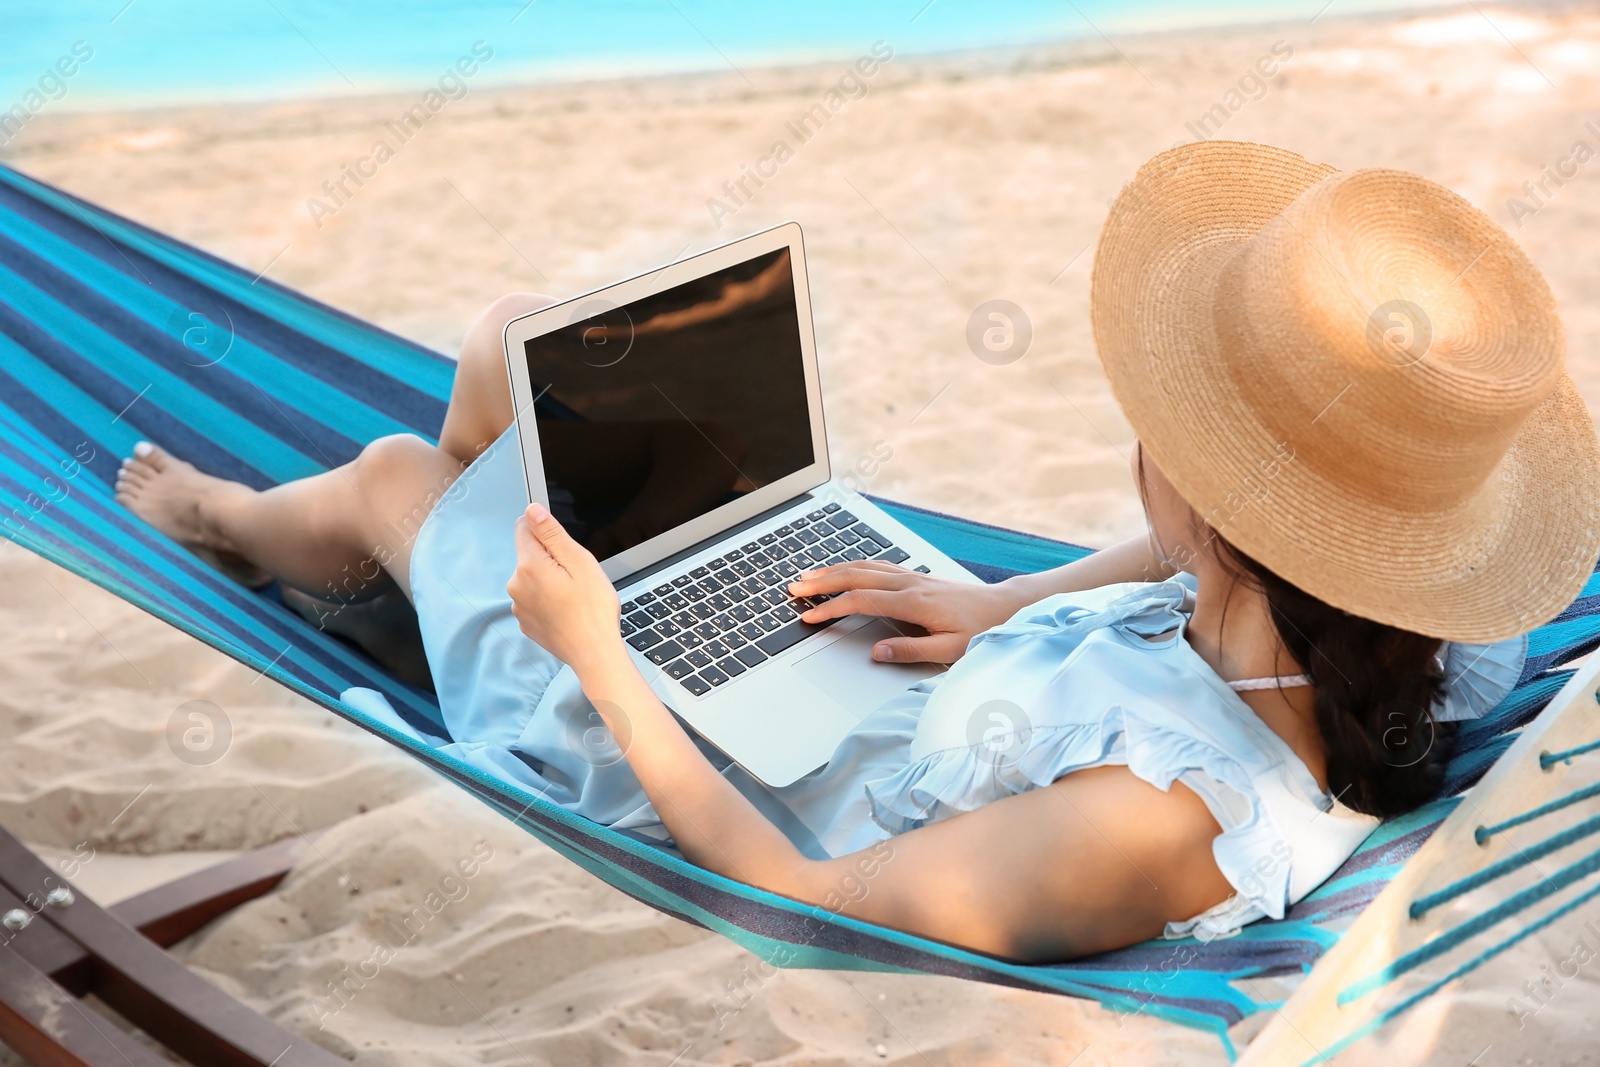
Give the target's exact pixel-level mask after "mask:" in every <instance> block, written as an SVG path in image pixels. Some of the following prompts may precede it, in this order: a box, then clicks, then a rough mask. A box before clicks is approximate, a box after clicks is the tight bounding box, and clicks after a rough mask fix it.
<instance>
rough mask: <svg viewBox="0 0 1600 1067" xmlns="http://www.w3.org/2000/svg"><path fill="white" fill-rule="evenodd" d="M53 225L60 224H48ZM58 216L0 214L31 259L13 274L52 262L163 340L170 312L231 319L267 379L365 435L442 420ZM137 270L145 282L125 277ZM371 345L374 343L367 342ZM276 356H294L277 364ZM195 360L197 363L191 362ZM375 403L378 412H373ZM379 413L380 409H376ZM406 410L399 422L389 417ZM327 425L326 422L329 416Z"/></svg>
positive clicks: (409, 391)
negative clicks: (301, 390) (335, 410)
mask: <svg viewBox="0 0 1600 1067" xmlns="http://www.w3.org/2000/svg"><path fill="white" fill-rule="evenodd" d="M52 222H54V223H55V224H56V225H57V226H59V227H60V229H61V231H63V232H57V230H56V228H54V227H52V226H51V225H50V224H51V223H52ZM69 225H70V224H66V222H65V220H63V219H62V218H61V216H59V215H55V214H53V213H46V212H44V211H43V209H41V208H39V206H38V205H27V204H23V205H19V210H16V211H0V234H6V235H9V236H10V237H11V238H12V240H13V241H14V245H13V246H12V249H13V250H12V251H11V252H10V253H9V255H10V257H12V258H13V259H15V258H17V257H30V258H29V259H28V260H27V262H26V265H23V266H20V267H19V269H18V273H20V274H23V275H27V276H32V275H33V273H34V270H33V267H32V264H33V263H34V262H43V263H54V264H56V265H58V266H60V267H61V268H62V269H63V270H65V271H66V272H67V273H69V274H71V275H73V276H74V277H76V278H77V279H79V280H80V281H81V282H83V283H84V284H85V285H86V286H87V287H88V288H89V290H90V291H92V292H95V293H99V294H102V295H104V296H107V297H109V296H110V295H112V294H115V300H116V302H117V303H118V304H120V305H122V306H124V307H126V308H128V309H130V310H133V309H138V310H139V311H140V313H141V314H143V316H144V318H145V319H146V320H147V321H148V322H149V323H150V324H151V325H153V326H154V327H155V328H156V329H157V330H158V331H160V332H161V333H162V335H163V336H165V337H171V336H172V322H173V319H174V313H177V312H187V311H199V312H202V313H206V312H209V313H210V317H211V318H213V319H215V320H217V321H218V322H231V324H232V326H233V327H234V329H235V330H236V331H237V333H238V335H239V336H240V337H248V338H251V339H253V340H259V342H260V346H261V347H260V348H259V349H258V350H257V351H258V353H259V354H260V358H262V359H266V360H270V364H269V366H268V367H267V368H266V370H267V380H268V381H269V382H276V381H279V380H280V379H278V378H276V377H275V375H277V374H280V373H281V374H283V375H285V377H284V378H282V379H281V381H282V382H283V383H284V384H286V385H292V384H293V383H294V382H295V381H296V380H298V379H304V380H305V382H306V383H312V382H314V383H315V386H314V387H312V386H310V385H309V384H308V385H307V387H306V389H305V391H306V392H308V393H314V394H315V395H317V396H318V397H322V398H326V402H335V401H343V403H344V404H345V405H346V406H347V407H349V408H351V409H353V414H354V416H355V418H356V421H357V424H358V432H360V433H363V434H365V435H366V436H367V437H376V436H381V435H383V434H388V433H397V432H401V431H413V432H422V433H428V432H430V431H432V430H436V429H437V427H438V422H439V421H442V420H443V418H444V408H445V405H444V403H443V402H442V401H441V400H439V399H438V398H437V397H434V396H430V395H428V394H427V393H424V392H422V391H420V390H418V389H416V388H415V387H413V386H412V385H410V384H409V383H407V382H404V381H401V380H399V379H396V378H395V377H393V376H392V375H391V374H389V373H382V372H379V371H378V370H376V369H375V368H373V367H370V366H366V365H363V364H362V363H360V362H358V361H357V360H354V359H352V358H350V357H349V356H347V355H346V354H345V353H343V352H341V351H338V350H337V349H333V348H330V347H328V346H327V345H324V344H322V343H321V342H319V341H316V340H314V339H312V338H310V337H308V336H306V335H305V334H302V333H299V332H296V331H294V330H291V329H290V328H288V327H287V326H285V325H284V324H283V323H282V322H281V321H279V320H276V319H273V318H271V317H269V316H266V315H263V314H261V313H260V312H259V311H257V310H256V309H255V308H253V307H250V306H248V305H245V304H239V303H236V302H233V301H228V300H224V299H222V298H220V297H219V296H218V295H217V294H216V293H215V291H214V290H212V289H210V288H207V287H206V286H203V285H201V284H200V283H198V282H196V281H195V280H194V279H192V278H190V277H188V276H186V275H183V274H179V273H177V272H175V271H173V270H172V269H171V268H170V267H168V266H166V265H165V264H161V263H156V262H154V261H149V260H147V259H145V257H143V256H142V255H141V256H139V260H138V262H137V263H135V262H130V261H129V260H128V259H127V258H125V257H124V256H123V255H121V254H118V252H117V249H116V248H114V247H112V246H110V245H107V244H106V242H105V240H104V238H103V237H100V236H99V235H98V234H94V233H92V232H91V231H89V230H88V229H86V228H84V227H81V226H77V227H70V228H71V229H72V231H73V232H72V233H71V234H69V233H67V232H66V231H67V230H68V229H69ZM130 269H134V270H137V271H138V272H139V273H140V274H142V275H143V276H142V277H136V276H135V275H133V274H130V273H129V270H130ZM367 345H368V347H372V343H371V340H370V339H368V340H367ZM274 353H283V354H285V355H287V356H290V357H292V359H293V362H286V361H284V360H281V359H279V358H278V357H277V356H276V355H274ZM195 362H200V360H195ZM374 404H376V405H378V406H379V407H378V408H374V407H373V405H374ZM380 408H381V410H379V409H380ZM390 411H402V412H406V413H407V417H406V418H405V419H403V420H401V419H396V418H394V417H392V416H391V415H390V414H388V412H390ZM324 421H327V420H326V419H325V420H324Z"/></svg>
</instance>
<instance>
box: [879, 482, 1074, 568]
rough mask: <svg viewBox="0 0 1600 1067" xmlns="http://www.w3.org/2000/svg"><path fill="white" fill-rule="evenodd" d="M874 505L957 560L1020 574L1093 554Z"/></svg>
mask: <svg viewBox="0 0 1600 1067" xmlns="http://www.w3.org/2000/svg"><path fill="white" fill-rule="evenodd" d="M873 503H875V504H877V505H878V506H879V507H881V508H883V510H884V511H887V512H888V513H889V514H890V515H891V516H893V517H894V518H896V519H898V520H899V521H900V522H902V523H904V524H905V525H906V526H908V527H910V528H911V529H912V530H913V531H914V532H916V533H917V534H919V535H921V536H922V537H923V538H924V539H925V540H927V542H928V543H929V544H931V545H933V546H934V547H935V548H937V549H939V550H940V551H941V552H943V553H944V554H945V555H947V556H951V557H953V558H955V559H966V560H972V561H974V562H981V563H988V564H991V565H993V566H996V567H1009V568H1011V569H1012V570H1019V571H1045V570H1050V569H1051V568H1052V567H1059V566H1061V565H1062V564H1065V563H1071V562H1073V561H1074V560H1079V559H1082V558H1083V557H1084V556H1087V555H1089V554H1090V553H1091V552H1092V551H1093V549H1089V548H1083V547H1080V546H1078V545H1068V544H1063V543H1062V542H1060V541H1052V540H1050V539H1049V538H1045V537H1035V536H1033V535H1031V534H1025V533H1019V532H1017V531H1016V530H1003V529H1000V528H998V527H993V526H982V525H979V524H977V523H970V522H964V521H962V520H961V519H955V518H951V517H950V516H948V515H936V514H934V513H932V512H927V511H922V510H920V509H917V508H908V507H905V506H904V505H900V504H894V503H891V502H889V501H884V500H878V499H877V498H873Z"/></svg>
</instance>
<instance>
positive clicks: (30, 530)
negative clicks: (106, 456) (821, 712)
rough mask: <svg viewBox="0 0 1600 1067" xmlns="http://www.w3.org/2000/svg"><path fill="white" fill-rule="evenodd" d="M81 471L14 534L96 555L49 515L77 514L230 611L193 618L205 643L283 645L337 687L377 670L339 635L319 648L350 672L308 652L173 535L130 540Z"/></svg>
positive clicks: (286, 663) (292, 659) (3, 463)
mask: <svg viewBox="0 0 1600 1067" xmlns="http://www.w3.org/2000/svg"><path fill="white" fill-rule="evenodd" d="M38 462H40V463H41V464H42V465H45V466H49V467H54V464H55V460H54V459H52V458H51V457H50V455H49V454H48V453H39V454H38ZM0 473H3V474H5V475H8V476H9V477H10V479H11V480H12V481H13V482H14V483H15V484H19V485H26V484H28V483H29V482H31V481H32V480H33V478H34V475H33V472H31V471H28V470H27V469H26V468H23V467H20V466H18V465H16V463H15V462H14V461H11V460H10V459H8V458H7V457H5V456H3V455H0ZM80 478H81V480H80V481H78V482H76V483H75V484H74V491H72V492H71V493H70V494H69V495H68V496H67V497H65V498H64V499H62V500H59V501H56V502H53V503H51V504H50V505H49V506H48V507H46V508H45V509H44V510H43V512H41V513H39V514H38V515H37V516H36V517H35V518H34V519H33V520H32V521H31V523H30V524H28V527H27V533H25V534H23V535H21V536H17V537H16V539H17V540H18V541H20V542H27V543H28V546H29V547H30V548H33V549H34V550H35V551H39V552H40V554H42V555H43V554H46V553H45V551H44V549H45V548H46V547H47V545H48V542H45V541H44V540H42V538H43V536H44V535H45V534H49V535H51V536H52V537H53V538H54V540H55V541H57V542H61V543H64V544H66V545H68V546H70V547H71V548H72V549H74V550H75V551H74V555H75V556H76V557H79V558H82V559H85V560H97V559H98V558H100V557H99V553H100V551H101V550H100V549H98V548H97V547H95V546H92V545H90V544H89V543H87V542H85V541H83V540H82V539H81V538H80V537H78V536H77V535H76V534H73V533H72V532H71V531H69V530H67V529H66V528H65V527H63V526H62V525H61V524H60V523H59V522H56V521H55V520H54V519H53V518H52V516H53V515H55V514H61V515H63V516H65V517H68V518H72V519H76V520H77V522H78V523H79V524H80V525H82V526H84V527H87V528H89V529H95V530H98V531H99V532H100V534H101V535H102V536H103V537H104V538H105V539H106V540H108V541H111V542H112V543H113V544H115V545H116V546H117V547H118V548H119V549H121V550H122V551H124V552H127V553H128V554H129V555H132V556H137V557H139V558H140V559H141V560H142V561H143V562H144V564H145V565H146V566H148V567H150V569H151V570H153V571H155V572H156V574H157V575H159V576H160V577H161V578H162V579H164V580H166V581H167V582H169V583H171V585H173V586H176V587H177V588H178V589H180V590H182V591H183V592H184V593H186V594H188V595H189V596H191V597H193V598H194V599H196V600H199V601H201V602H202V603H204V604H205V605H206V606H207V607H208V608H210V609H211V610H212V611H213V612H215V613H216V614H217V615H218V616H221V617H222V618H224V619H226V620H227V621H228V624H229V626H228V628H226V629H219V628H218V627H217V626H216V625H215V624H214V623H212V622H209V621H201V620H200V619H199V618H195V619H194V620H193V626H194V627H195V628H196V629H198V630H199V631H200V633H201V635H202V636H205V637H206V639H207V641H208V643H213V644H214V643H217V642H219V641H220V642H227V643H231V644H237V645H239V647H243V645H242V641H243V640H244V639H246V638H254V639H255V640H256V642H257V643H259V645H260V646H262V647H265V648H270V649H272V650H273V652H274V654H275V655H276V654H278V653H279V651H280V650H285V651H283V652H282V658H281V659H280V660H279V661H278V662H279V666H280V667H281V668H283V669H285V670H287V669H288V668H289V667H290V666H293V667H294V668H295V669H297V670H298V671H299V672H300V673H301V674H302V675H306V676H309V677H311V678H314V679H316V680H317V681H319V682H321V683H322V684H324V685H326V686H328V688H329V689H330V690H331V691H333V692H340V691H342V690H344V689H347V688H349V687H350V686H351V685H353V684H356V683H357V682H359V681H361V680H363V678H364V677H365V676H369V675H371V674H372V670H371V668H366V669H365V670H360V669H359V668H361V667H362V666H363V665H362V663H361V661H360V660H358V659H357V658H356V657H355V655H354V653H352V652H350V651H349V650H348V649H346V648H345V647H344V646H343V645H341V644H339V643H338V642H335V641H332V640H330V639H327V638H323V639H322V640H323V641H324V642H325V644H324V645H323V646H322V648H321V651H323V652H325V653H332V658H333V659H335V660H337V661H339V662H340V665H341V666H343V667H345V668H351V669H352V672H351V673H350V674H343V673H340V674H335V673H332V672H331V671H330V669H329V668H328V667H327V666H325V665H324V664H323V663H322V662H321V661H319V660H317V659H315V658H314V657H312V656H311V655H309V654H307V653H306V652H305V651H304V650H303V649H301V648H300V647H299V646H297V645H296V644H295V643H294V641H295V639H302V640H303V636H302V635H298V634H296V635H295V637H294V638H291V637H290V636H288V635H285V634H284V633H280V632H277V631H275V630H273V629H272V628H271V627H270V626H269V625H268V624H267V623H266V621H265V620H264V619H262V618H260V617H259V616H257V615H256V614H254V612H252V611H245V612H241V611H240V610H239V605H238V604H237V603H235V602H233V601H231V600H229V599H227V598H225V597H224V596H223V595H221V594H220V593H219V592H218V590H217V583H220V582H224V581H227V579H225V578H222V577H221V576H219V575H215V574H214V572H212V571H210V569H209V568H206V567H205V565H204V564H202V563H200V562H199V561H198V560H196V559H195V557H194V556H192V555H190V554H189V553H188V552H187V551H185V550H184V549H183V548H182V547H180V546H179V545H177V543H176V542H173V541H171V540H169V539H168V538H166V537H165V536H164V535H162V534H160V533H159V532H158V531H156V530H155V529H154V528H152V527H145V529H147V530H149V535H148V537H147V538H146V539H144V540H131V539H129V538H127V537H125V536H121V535H119V534H118V533H116V532H115V531H114V530H111V529H107V528H106V524H105V523H104V521H103V520H101V519H100V517H99V516H98V515H97V514H96V513H95V511H94V510H92V508H91V502H93V505H94V506H97V507H98V508H100V509H105V508H112V507H117V505H116V504H115V502H114V501H112V500H111V498H110V491H109V490H108V489H107V488H106V487H105V486H104V484H103V483H101V482H99V481H98V480H96V479H93V478H91V477H88V476H80ZM127 518H128V521H130V522H134V523H138V522H139V520H138V519H137V518H136V517H135V516H133V515H131V514H129V515H128V516H127ZM140 525H142V524H140ZM5 532H6V534H7V535H8V536H14V535H16V534H17V531H15V530H12V529H9V528H8V529H7V530H6V531H5ZM29 534H32V536H29ZM152 549H153V550H154V551H152ZM67 565H68V567H69V569H72V570H78V571H83V570H87V569H89V568H82V567H79V566H77V565H76V564H67ZM92 580H95V581H97V582H100V583H101V584H106V585H108V586H111V587H112V591H113V592H116V593H117V595H118V596H121V597H123V598H124V599H129V600H135V601H136V602H137V600H143V599H149V598H148V597H147V596H145V595H143V594H140V587H139V586H136V585H132V584H129V583H128V582H127V581H126V580H125V579H123V578H122V577H121V576H119V575H117V574H116V573H114V572H111V571H108V570H104V569H100V568H94V574H93V578H92ZM241 595H243V594H241ZM256 610H258V611H263V612H264V611H275V610H277V609H273V608H269V607H268V606H267V605H266V604H265V602H261V604H260V607H259V608H257V609H256ZM157 614H161V615H163V616H165V615H170V614H177V612H174V611H173V610H172V609H171V608H166V609H164V610H163V611H161V612H158V613H157ZM396 698H397V699H400V700H401V701H402V702H403V703H406V704H408V705H410V706H411V708H412V709H413V710H417V711H421V712H422V713H423V714H425V715H426V716H427V717H428V718H430V719H436V718H437V714H438V713H437V712H436V711H434V710H432V709H431V708H418V707H417V705H416V702H415V701H414V700H407V699H405V698H404V697H403V696H397V697H396Z"/></svg>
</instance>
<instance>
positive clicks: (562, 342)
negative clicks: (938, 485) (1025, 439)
mask: <svg viewBox="0 0 1600 1067" xmlns="http://www.w3.org/2000/svg"><path fill="white" fill-rule="evenodd" d="M505 345H506V363H507V367H508V369H509V372H510V376H511V392H512V396H513V398H514V400H515V405H516V415H517V438H518V440H519V442H520V444H521V447H522V459H523V469H524V471H525V472H526V475H527V484H528V497H529V499H530V500H534V501H537V502H539V503H541V504H544V505H545V506H546V507H548V508H549V509H550V511H551V513H552V514H553V515H554V516H555V517H556V518H557V519H558V520H559V521H560V522H561V523H562V525H563V526H564V527H565V528H566V529H567V531H568V532H569V533H571V534H572V536H573V537H574V538H575V539H576V540H577V541H578V542H579V543H581V544H583V545H585V546H586V547H588V548H589V549H590V550H591V551H592V552H593V553H594V554H595V556H596V557H598V558H599V560H600V561H601V564H602V566H603V567H604V569H605V572H606V575H607V576H608V577H609V578H610V579H611V580H612V581H613V582H614V583H615V584H616V587H617V591H618V594H619V596H620V597H621V601H622V617H621V622H620V626H621V630H622V636H623V638H624V640H625V641H626V642H627V644H628V647H629V648H631V649H632V650H633V652H632V655H633V657H634V659H635V660H636V662H637V663H638V664H639V667H640V669H641V670H642V671H643V673H644V676H645V677H646V678H647V679H649V681H650V685H651V688H652V689H654V691H655V692H656V694H657V695H658V696H659V697H660V698H661V700H662V702H663V703H665V704H666V705H667V707H669V708H671V709H672V710H673V711H674V712H675V713H676V714H677V715H678V716H679V717H680V718H681V719H682V720H683V721H684V722H686V723H687V724H688V725H689V726H690V727H691V728H693V729H694V730H695V731H696V732H697V733H699V734H700V735H701V736H702V737H703V738H704V739H705V740H706V741H708V742H710V743H711V744H712V745H714V746H715V747H716V748H717V749H719V750H721V751H722V752H723V753H725V754H726V755H727V756H728V757H729V758H730V759H732V760H734V761H735V762H737V763H739V764H740V765H741V766H743V767H744V768H745V769H746V770H748V771H749V772H750V773H751V774H752V775H754V776H755V777H756V778H758V779H760V780H761V781H762V782H764V783H766V784H767V785H770V786H774V787H778V786H784V785H788V784H790V783H792V782H794V781H795V780H796V779H799V778H801V777H803V776H804V775H806V774H808V773H810V772H811V771H813V770H816V769H817V768H818V767H820V766H822V765H823V764H825V763H826V762H827V761H828V758H829V757H830V756H831V755H832V754H833V751H834V749H835V748H836V747H837V746H838V744H839V742H840V741H842V740H843V739H844V737H845V735H846V734H848V733H849V732H850V731H851V729H852V728H854V727H855V725H856V724H857V723H858V722H860V721H861V719H862V718H864V717H865V716H866V715H867V714H869V713H870V712H872V711H874V710H875V709H877V708H878V707H879V706H881V705H882V704H883V702H884V701H885V700H887V699H889V698H890V697H892V696H894V695H895V694H896V693H899V692H902V691H904V690H905V689H906V688H907V687H909V686H911V685H913V684H915V683H916V682H918V681H920V680H921V679H923V678H926V677H928V676H929V675H931V674H933V673H935V672H937V671H938V670H939V669H940V668H938V667H933V666H930V665H926V664H903V663H902V664H890V663H877V662H874V661H873V659H872V657H871V649H872V646H873V644H874V643H876V642H877V641H879V640H882V639H883V638H885V637H892V636H894V635H896V634H897V633H905V632H909V630H908V628H907V627H906V626H905V625H904V624H901V623H895V622H893V621H892V620H888V619H882V618H877V617H872V616H863V615H856V616H851V617H850V618H847V619H840V620H837V621H834V622H831V623H825V624H822V625H813V624H810V623H806V622H802V621H801V620H800V619H799V613H800V612H802V611H804V610H805V609H806V608H807V607H809V606H810V605H809V603H807V602H804V601H801V602H797V601H795V600H794V599H793V598H791V597H790V596H789V595H788V592H787V584H788V582H789V581H791V580H792V579H793V578H794V577H795V576H796V575H797V574H799V573H800V572H801V571H802V570H805V569H808V568H812V567H820V566H825V565H828V564H833V563H841V562H844V561H847V560H865V559H874V560H883V561H886V562H888V563H893V564H898V565H900V566H902V567H908V568H913V569H916V570H919V571H923V572H926V573H932V574H935V575H939V576H941V577H946V578H954V579H959V580H964V581H976V579H975V578H974V577H973V576H972V575H971V574H970V573H969V572H968V571H966V570H965V569H964V568H963V567H961V566H960V565H959V564H957V563H956V562H955V561H954V560H951V559H950V558H948V557H947V556H945V555H944V554H943V553H941V552H940V551H939V550H938V549H936V548H934V547H933V546H932V545H930V544H928V543H927V542H926V541H924V540H923V539H922V538H921V537H918V536H917V535H916V534H914V533H912V532H911V530H909V529H907V528H906V527H905V526H903V525H902V524H900V523H899V522H896V521H895V519H894V518H892V517H891V516H890V515H889V514H888V513H887V512H885V511H884V510H883V509H881V508H879V507H878V506H877V505H875V504H873V503H872V501H870V500H868V499H866V498H865V497H864V496H862V495H861V494H860V493H858V492H855V491H854V490H853V489H852V488H851V487H850V486H849V485H847V484H846V482H847V481H848V480H849V477H850V476H848V475H847V476H846V478H845V479H837V480H836V479H834V478H833V477H832V475H831V471H830V467H829V461H828V449H827V439H826V433H825V430H824V426H823V418H822V392H821V389H820V386H819V381H818V374H817V352H816V340H815V337H814V334H813V330H812V321H811V302H810V297H809V292H808V289H807V286H806V270H805V249H804V246H803V244H802V238H801V233H800V227H799V225H798V224H796V223H792V222H791V223H786V224H784V225H781V226H777V227H775V228H773V229H770V230H766V231H764V232H761V233H757V234H754V235H752V236H750V237H746V238H743V239H741V240H738V241H735V242H733V243H732V244H729V245H725V246H723V247H721V248H717V249H713V250H712V251H709V252H704V253H702V254H700V255H696V256H693V257H691V258H689V259H685V260H681V261H679V262H676V263H673V264H670V265H669V266H665V267H662V268H660V269H659V270H654V271H651V272H650V273H648V274H644V275H641V276H639V277H637V278H631V279H629V280H627V281H623V282H618V283H617V284H615V285H612V286H608V287H607V288H604V289H600V290H598V291H596V292H593V293H589V294H587V295H585V296H580V297H576V298H574V299H572V300H568V301H566V302H564V303H561V304H556V305H553V306H551V307H548V308H544V309H542V310H540V311H537V312H534V313H533V314H531V315H527V316H524V317H522V318H519V319H516V320H514V321H512V322H511V323H510V324H509V325H508V326H507V327H506V332H505Z"/></svg>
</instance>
